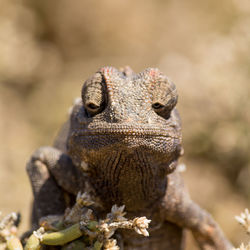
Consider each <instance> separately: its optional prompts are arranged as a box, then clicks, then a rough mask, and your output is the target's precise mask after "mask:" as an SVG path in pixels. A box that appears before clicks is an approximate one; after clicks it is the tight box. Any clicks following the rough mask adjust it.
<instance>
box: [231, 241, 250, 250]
mask: <svg viewBox="0 0 250 250" xmlns="http://www.w3.org/2000/svg"><path fill="white" fill-rule="evenodd" d="M232 250H250V243H248V245H247V246H245V245H244V244H243V243H241V245H240V247H239V248H233V249H232Z"/></svg>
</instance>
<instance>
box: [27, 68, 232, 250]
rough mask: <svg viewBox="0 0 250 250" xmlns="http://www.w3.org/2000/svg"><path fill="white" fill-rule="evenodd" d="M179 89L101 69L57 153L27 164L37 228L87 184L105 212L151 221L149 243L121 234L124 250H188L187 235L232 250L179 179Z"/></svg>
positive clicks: (157, 75) (51, 150)
mask: <svg viewBox="0 0 250 250" xmlns="http://www.w3.org/2000/svg"><path fill="white" fill-rule="evenodd" d="M176 103H177V92H176V88H175V85H174V84H173V83H172V82H171V81H170V80H169V79H168V78H167V77H166V76H164V75H163V74H162V73H161V72H160V71H159V70H158V69H151V68H149V69H146V70H145V71H143V72H142V73H139V74H135V73H134V72H133V71H132V70H131V69H130V68H125V69H123V70H121V71H119V70H117V69H115V68H112V67H105V68H101V69H100V70H99V71H98V72H97V73H95V74H94V75H93V76H92V77H91V78H90V79H88V80H87V81H86V82H85V84H84V85H83V89H82V98H81V100H78V101H77V102H76V103H75V105H74V107H73V110H72V112H71V117H70V121H69V122H68V123H67V124H66V125H65V129H64V130H65V131H66V132H65V131H64V133H61V135H59V139H58V141H57V143H56V146H55V147H44V148H40V149H39V150H37V151H36V152H35V153H34V154H33V156H32V157H31V160H30V161H29V163H28V165H27V170H28V173H29V177H30V179H31V183H32V188H33V192H34V197H35V203H34V217H33V222H34V223H35V222H37V219H39V218H40V217H41V216H44V215H47V214H58V213H63V211H64V209H65V207H66V205H67V203H66V201H65V192H66V193H68V194H70V195H73V196H75V195H76V194H77V192H78V191H79V190H81V191H84V190H85V189H86V183H88V185H90V186H91V187H92V188H93V190H94V191H93V192H94V194H95V196H96V197H98V198H99V199H100V200H101V202H102V205H103V209H102V210H99V211H97V213H99V214H101V213H103V212H107V211H109V210H110V208H111V206H112V205H113V204H118V205H123V204H124V205H125V206H126V211H127V212H128V216H130V217H134V216H147V217H148V218H149V219H151V220H152V222H151V224H150V229H149V232H150V237H148V238H145V237H142V236H140V235H136V234H135V233H133V232H127V231H126V232H124V231H121V232H120V234H121V235H122V238H123V240H122V242H123V243H121V244H123V247H124V249H157V250H159V249H184V246H185V242H184V239H185V237H184V236H185V234H184V231H185V230H184V229H190V230H191V231H192V232H193V235H194V237H195V238H196V240H197V242H198V244H199V246H200V248H201V249H205V250H207V249H218V250H224V249H231V244H230V243H229V242H228V241H227V239H226V238H225V237H224V236H223V233H222V232H221V230H220V228H219V227H218V225H217V224H216V223H215V222H214V220H213V219H212V217H211V216H210V215H209V214H208V213H207V212H205V211H204V210H203V209H201V208H200V207H199V206H198V205H197V204H195V203H194V202H193V201H192V200H191V199H190V198H189V195H188V193H187V191H186V190H185V188H184V185H183V182H182V179H181V176H180V174H179V173H178V172H174V170H175V168H176V166H177V160H178V157H179V156H180V155H181V154H182V152H183V150H182V147H181V141H182V140H181V125H180V119H179V115H178V112H177V111H176V109H175V105H176Z"/></svg>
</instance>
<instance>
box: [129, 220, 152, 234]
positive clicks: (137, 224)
mask: <svg viewBox="0 0 250 250" xmlns="http://www.w3.org/2000/svg"><path fill="white" fill-rule="evenodd" d="M150 222H151V220H148V219H147V218H146V217H145V216H144V217H137V218H135V219H133V227H134V230H135V231H136V232H137V233H138V234H142V235H144V236H149V233H148V231H147V228H148V224H149V223H150Z"/></svg>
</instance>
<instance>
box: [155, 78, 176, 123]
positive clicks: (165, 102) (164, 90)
mask: <svg viewBox="0 0 250 250" xmlns="http://www.w3.org/2000/svg"><path fill="white" fill-rule="evenodd" d="M177 100H178V95H177V91H176V87H175V84H174V83H172V82H171V81H170V80H169V79H168V78H166V77H164V78H163V79H158V80H157V82H156V86H155V87H154V89H153V102H152V108H153V109H154V111H155V112H156V113H157V114H158V115H159V116H161V117H163V118H165V119H168V118H169V116H170V113H171V111H172V110H173V108H174V107H175V105H176V104H177Z"/></svg>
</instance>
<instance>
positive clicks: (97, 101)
mask: <svg viewBox="0 0 250 250" xmlns="http://www.w3.org/2000/svg"><path fill="white" fill-rule="evenodd" d="M82 102H83V106H84V108H85V110H86V113H87V115H88V116H89V117H93V116H95V115H97V114H99V113H101V112H102V111H103V110H104V108H105V103H106V102H105V90H104V84H103V78H102V75H101V74H100V73H96V74H95V75H94V76H93V77H92V78H90V79H88V80H87V81H86V82H85V83H84V85H83V88H82Z"/></svg>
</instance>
